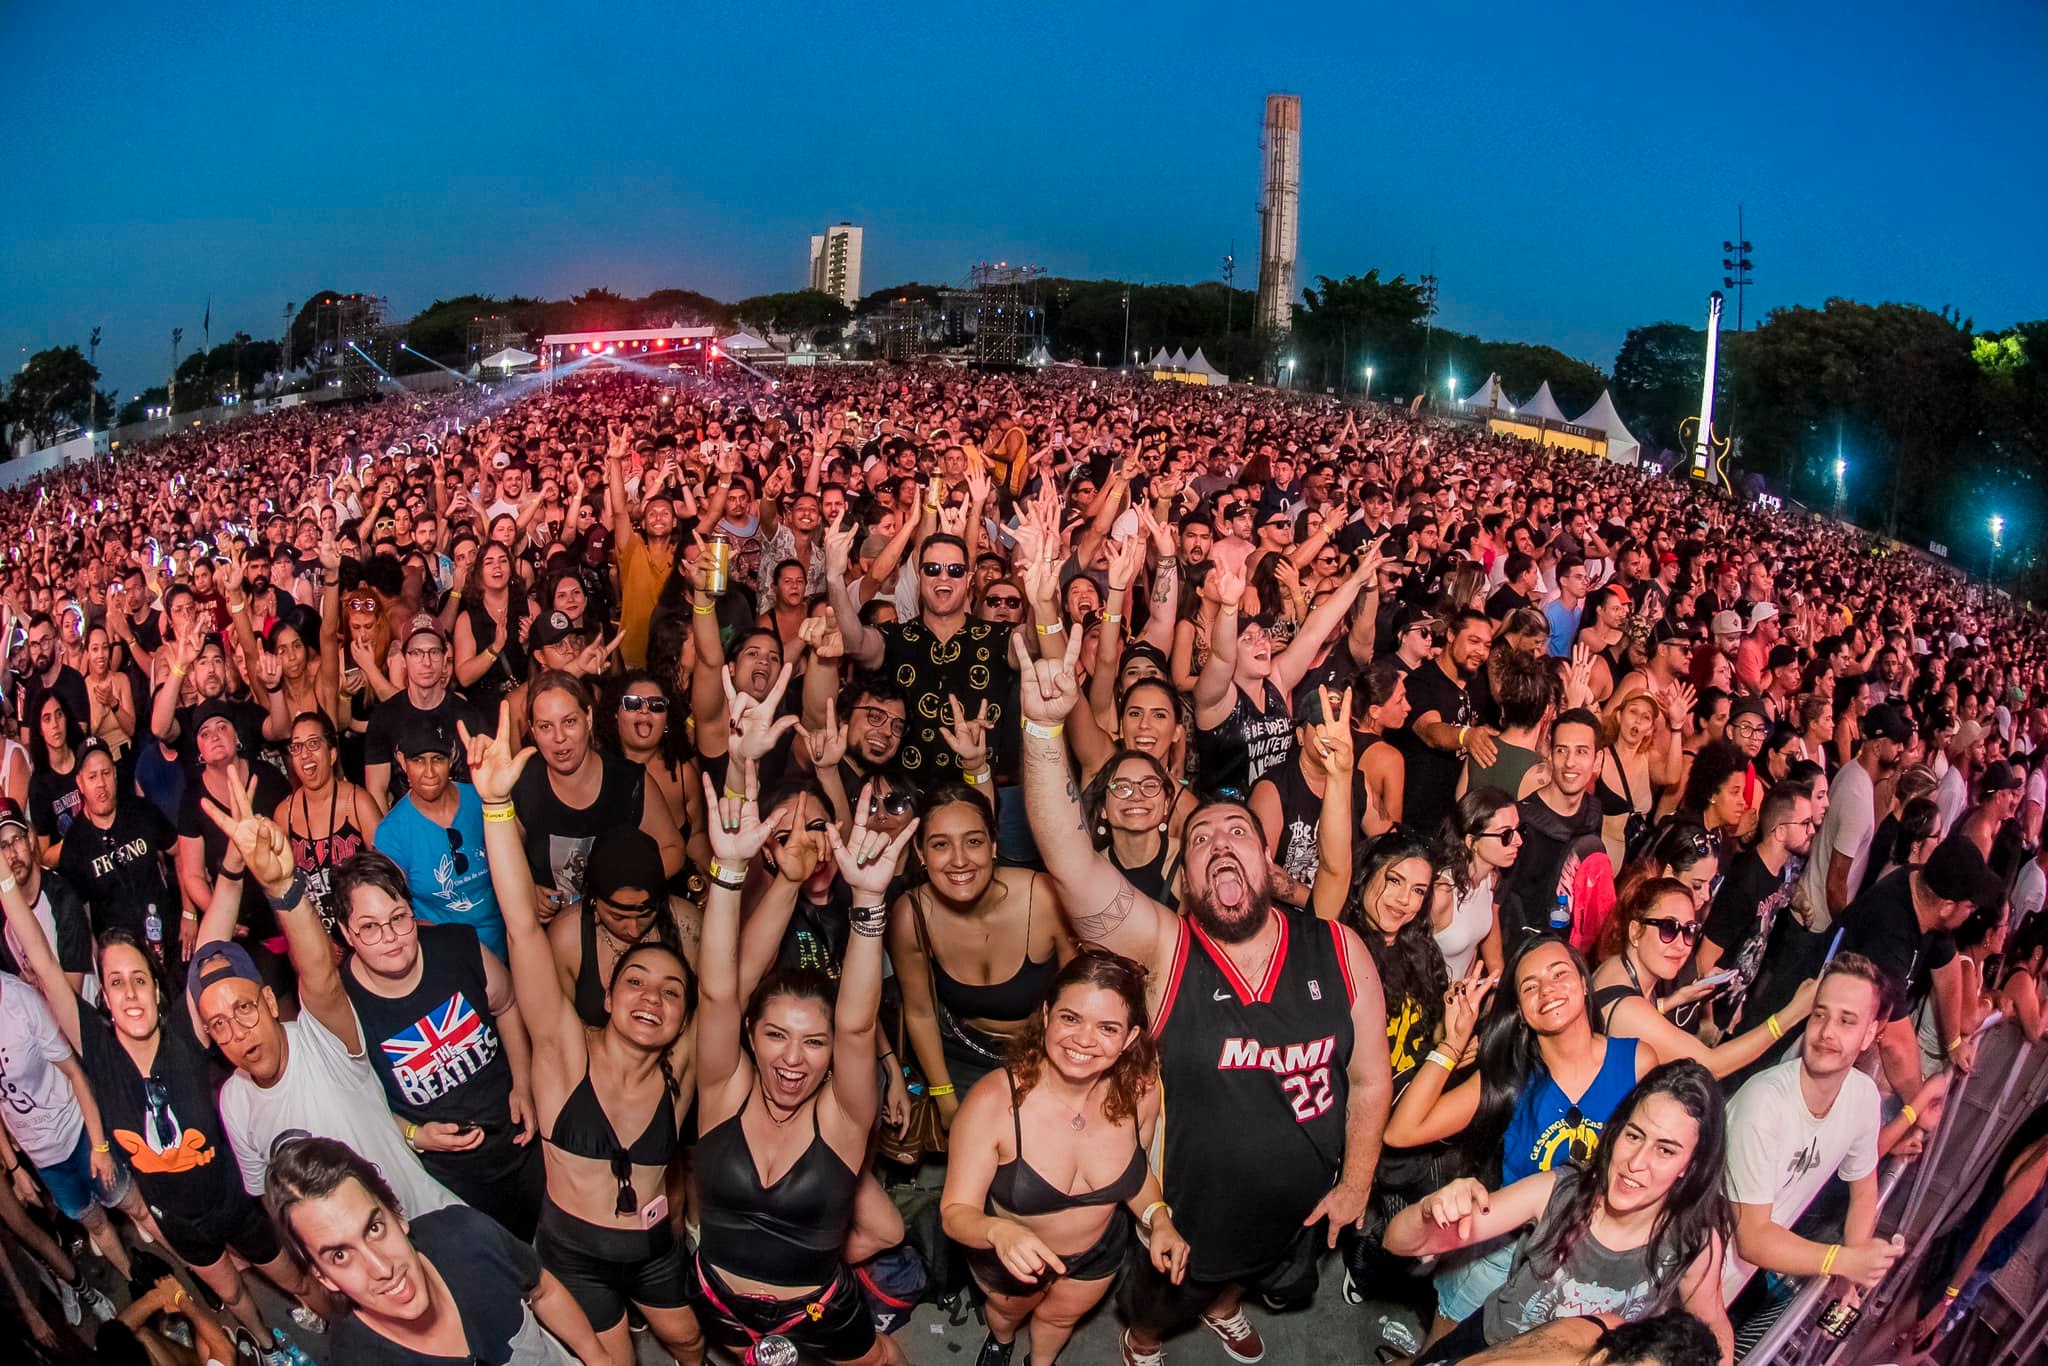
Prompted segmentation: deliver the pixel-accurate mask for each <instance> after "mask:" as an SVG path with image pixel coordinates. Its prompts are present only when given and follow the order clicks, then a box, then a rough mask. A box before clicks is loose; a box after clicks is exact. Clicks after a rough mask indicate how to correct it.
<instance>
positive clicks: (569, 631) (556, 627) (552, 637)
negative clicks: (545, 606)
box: [527, 612, 590, 650]
mask: <svg viewBox="0 0 2048 1366" xmlns="http://www.w3.org/2000/svg"><path fill="white" fill-rule="evenodd" d="M589 635H590V633H589V632H588V631H586V630H584V629H583V628H582V627H581V626H578V625H577V624H576V623H575V622H573V621H571V620H570V619H569V614H568V613H567V612H549V613H548V614H547V615H546V616H543V617H542V618H540V620H538V621H536V622H534V623H533V629H532V630H530V631H528V632H527V643H528V644H529V645H531V646H532V647H533V648H534V649H536V650H539V649H544V648H546V647H547V646H549V645H560V644H561V643H562V642H563V641H565V640H569V639H571V638H582V639H587V638H588V637H589Z"/></svg>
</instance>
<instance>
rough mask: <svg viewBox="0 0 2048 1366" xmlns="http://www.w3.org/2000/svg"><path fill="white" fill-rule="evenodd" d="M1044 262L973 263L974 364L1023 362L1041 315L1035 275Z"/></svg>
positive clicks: (1043, 269)
mask: <svg viewBox="0 0 2048 1366" xmlns="http://www.w3.org/2000/svg"><path fill="white" fill-rule="evenodd" d="M1044 274H1045V267H1043V266H1013V265H1011V264H1010V263H1009V262H1007V261H994V262H990V261H983V262H981V263H979V264H978V265H976V266H975V267H974V275H973V282H974V293H975V306H974V360H975V363H976V364H977V365H999V366H1008V365H1022V364H1023V363H1024V358H1025V356H1026V355H1028V354H1029V353H1030V351H1031V343H1032V342H1033V341H1034V340H1035V339H1036V336H1037V333H1038V329H1039V327H1040V325H1041V322H1042V318H1041V314H1040V311H1039V308H1038V289H1037V281H1038V278H1039V277H1040V276H1042V275H1044Z"/></svg>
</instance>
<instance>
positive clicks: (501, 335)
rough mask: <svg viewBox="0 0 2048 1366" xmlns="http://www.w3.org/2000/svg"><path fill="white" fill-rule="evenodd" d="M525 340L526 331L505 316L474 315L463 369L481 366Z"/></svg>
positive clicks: (471, 320)
mask: <svg viewBox="0 0 2048 1366" xmlns="http://www.w3.org/2000/svg"><path fill="white" fill-rule="evenodd" d="M525 340H526V333H525V331H524V330H523V329H522V328H520V327H519V326H518V325H517V324H516V323H514V322H513V321H512V320H511V319H510V318H508V317H506V316H505V315H504V314H502V313H478V314H473V315H471V317H470V320H469V344H468V346H467V348H466V349H465V350H464V351H463V353H462V364H463V367H464V368H465V369H470V368H474V367H477V366H481V365H482V364H483V363H484V362H485V361H487V360H489V359H490V358H491V357H492V356H495V355H497V354H498V353H499V352H500V351H503V350H504V349H505V348H506V347H508V346H519V345H521V344H522V343H523V342H525Z"/></svg>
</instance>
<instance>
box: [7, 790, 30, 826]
mask: <svg viewBox="0 0 2048 1366" xmlns="http://www.w3.org/2000/svg"><path fill="white" fill-rule="evenodd" d="M10 825H18V826H20V827H21V828H22V829H24V830H26V829H28V828H29V824H28V813H27V812H25V811H23V810H22V809H21V803H20V802H18V801H16V800H14V798H12V797H0V830H5V829H6V828H7V827H8V826H10Z"/></svg>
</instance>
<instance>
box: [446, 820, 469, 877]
mask: <svg viewBox="0 0 2048 1366" xmlns="http://www.w3.org/2000/svg"><path fill="white" fill-rule="evenodd" d="M448 852H449V853H450V854H452V855H453V856H454V858H455V876H457V877H461V876H463V875H464V874H466V873H467V872H469V855H467V854H465V853H463V852H462V832H461V831H460V830H457V829H456V828H455V827H454V826H452V825H451V826H449V827H448Z"/></svg>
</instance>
